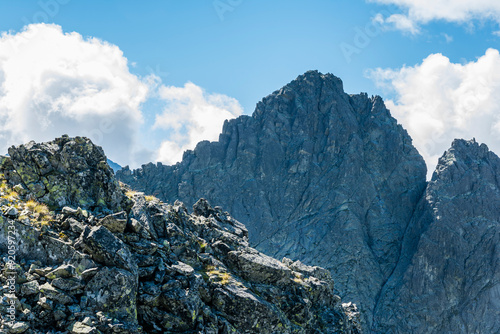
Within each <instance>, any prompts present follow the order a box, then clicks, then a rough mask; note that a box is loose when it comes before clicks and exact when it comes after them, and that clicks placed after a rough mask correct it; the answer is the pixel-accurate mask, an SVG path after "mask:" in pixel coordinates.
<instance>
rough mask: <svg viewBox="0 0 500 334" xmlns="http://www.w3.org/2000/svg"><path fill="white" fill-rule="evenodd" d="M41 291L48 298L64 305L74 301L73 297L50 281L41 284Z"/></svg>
mask: <svg viewBox="0 0 500 334" xmlns="http://www.w3.org/2000/svg"><path fill="white" fill-rule="evenodd" d="M40 292H41V293H42V294H43V295H44V296H45V297H47V298H48V299H50V300H53V301H55V302H58V303H60V304H63V305H65V304H70V303H72V302H73V298H71V297H70V296H68V295H67V294H65V293H64V292H63V291H62V290H59V289H57V288H55V287H53V286H52V285H51V284H49V283H45V284H43V285H42V286H40Z"/></svg>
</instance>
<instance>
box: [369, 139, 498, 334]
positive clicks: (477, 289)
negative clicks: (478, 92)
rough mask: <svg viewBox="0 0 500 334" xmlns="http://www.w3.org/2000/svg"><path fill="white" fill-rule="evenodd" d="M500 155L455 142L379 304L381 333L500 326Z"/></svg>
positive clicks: (378, 328) (413, 223) (479, 330)
mask: <svg viewBox="0 0 500 334" xmlns="http://www.w3.org/2000/svg"><path fill="white" fill-rule="evenodd" d="M499 245H500V159H499V158H498V156H496V155H495V154H494V153H492V152H490V151H489V150H488V148H487V147H486V145H484V144H482V145H479V144H477V143H476V142H475V141H474V140H472V141H465V140H455V141H454V142H453V144H452V147H451V148H450V149H449V150H448V151H447V152H446V153H445V154H444V155H443V156H442V157H441V158H440V159H439V163H438V166H437V168H436V171H435V172H434V175H433V177H432V180H431V181H430V182H429V185H428V187H427V189H426V192H425V195H424V196H423V197H422V199H421V201H420V203H419V205H418V209H417V211H416V213H415V216H414V217H413V219H412V221H411V223H410V226H409V228H408V232H407V234H406V236H405V241H404V244H403V250H402V254H403V255H402V259H401V261H400V263H399V264H398V267H397V269H396V270H395V272H394V274H393V275H392V277H391V280H389V283H388V284H387V285H386V286H385V288H384V291H383V292H382V297H381V298H380V301H379V304H378V306H377V309H376V313H375V318H376V320H377V321H376V324H375V325H374V331H375V332H379V333H417V332H418V333H499V332H500V249H499Z"/></svg>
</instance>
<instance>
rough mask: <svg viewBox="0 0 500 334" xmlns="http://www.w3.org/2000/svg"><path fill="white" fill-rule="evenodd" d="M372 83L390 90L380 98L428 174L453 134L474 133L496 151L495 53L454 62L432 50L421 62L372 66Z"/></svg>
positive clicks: (499, 116)
mask: <svg viewBox="0 0 500 334" xmlns="http://www.w3.org/2000/svg"><path fill="white" fill-rule="evenodd" d="M368 76H369V77H371V78H372V79H373V80H375V82H376V84H377V85H378V86H380V87H383V88H385V89H390V90H392V91H393V92H394V93H395V99H394V100H388V101H386V104H387V107H388V108H389V109H390V110H391V113H392V115H393V116H394V117H395V118H396V119H397V120H398V121H399V122H400V123H401V124H402V125H403V126H404V127H405V128H406V129H407V130H408V132H409V133H410V135H411V136H412V138H413V141H414V144H415V146H416V147H417V149H418V150H419V151H420V153H421V154H422V156H423V157H424V159H425V160H426V162H427V166H428V170H429V176H430V175H431V173H432V172H433V171H434V168H435V166H436V164H437V160H438V158H439V157H440V156H441V155H442V154H443V152H444V151H445V150H447V149H448V148H449V146H450V144H451V142H452V141H453V139H455V138H465V139H471V138H474V137H475V138H476V140H477V141H479V142H484V143H486V144H487V145H488V146H489V148H490V149H492V150H493V151H494V152H496V153H497V154H500V113H499V110H500V54H499V52H498V51H497V50H495V49H489V50H487V51H486V54H485V55H484V56H482V57H480V58H478V59H477V60H476V61H473V62H469V63H466V64H455V63H452V62H450V60H449V59H448V58H447V57H445V56H443V55H441V54H432V55H430V56H428V57H427V58H426V59H424V60H423V62H422V63H421V64H418V65H415V66H408V67H406V66H405V67H403V68H400V69H381V68H378V69H376V70H372V71H370V72H369V74H368Z"/></svg>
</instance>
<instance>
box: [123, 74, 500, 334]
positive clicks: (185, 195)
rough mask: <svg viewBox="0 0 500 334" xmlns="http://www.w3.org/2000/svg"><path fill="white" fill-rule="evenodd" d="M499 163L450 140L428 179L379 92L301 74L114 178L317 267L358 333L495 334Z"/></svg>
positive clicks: (480, 149)
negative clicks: (348, 304) (167, 159)
mask: <svg viewBox="0 0 500 334" xmlns="http://www.w3.org/2000/svg"><path fill="white" fill-rule="evenodd" d="M499 168H500V165H499V161H498V157H497V156H496V155H495V154H494V153H492V152H490V151H489V150H488V148H487V147H486V146H485V145H478V144H477V143H475V142H474V141H463V140H457V141H455V142H454V143H453V146H452V148H451V149H450V150H449V151H448V152H446V153H445V154H444V156H443V157H442V158H441V160H440V161H439V165H438V166H437V169H436V171H435V173H434V176H433V178H432V180H431V181H430V182H426V172H427V169H426V166H425V163H424V160H423V159H422V157H421V156H420V154H419V153H418V152H417V150H416V149H415V148H414V146H413V145H412V140H411V138H410V136H409V135H408V134H407V132H406V131H405V130H404V129H403V128H402V127H401V126H400V125H398V124H397V121H396V120H395V119H394V118H393V117H392V116H391V115H390V112H389V111H388V110H387V109H386V107H385V105H384V103H383V101H382V99H381V98H380V97H369V96H368V95H366V94H358V95H348V94H346V93H345V92H344V90H343V86H342V81H341V80H340V79H339V78H337V77H335V76H333V75H331V74H325V75H323V74H321V73H319V72H317V71H310V72H307V73H305V74H304V75H301V76H299V77H298V78H297V79H296V80H294V81H292V82H290V83H289V84H287V85H286V86H284V87H283V88H281V89H280V90H277V91H275V92H274V93H272V94H271V95H269V96H267V97H265V98H264V99H263V100H262V101H261V102H259V103H258V104H257V107H256V110H255V112H254V113H253V115H252V116H241V117H239V118H237V119H233V120H229V121H226V123H225V124H224V128H223V131H222V133H221V135H220V137H219V140H218V141H217V142H206V141H205V142H200V143H199V144H198V145H197V146H196V148H195V149H194V150H193V151H187V152H185V154H184V156H183V159H182V161H181V162H179V163H177V164H176V165H173V166H165V165H162V164H161V163H158V164H151V163H150V164H147V165H143V166H142V168H140V169H137V170H134V171H131V170H130V169H129V168H127V167H126V168H124V169H122V170H121V171H119V172H118V173H117V177H118V179H120V180H121V181H123V182H125V183H127V184H129V185H130V186H131V187H132V188H133V189H136V190H139V191H143V192H146V193H150V194H154V195H155V196H158V197H159V198H160V199H162V200H165V201H169V202H172V201H174V200H175V199H179V200H181V201H183V202H185V203H187V204H188V205H192V204H194V203H195V202H196V201H197V200H198V198H201V197H203V198H206V199H208V200H209V201H210V202H211V203H213V204H214V205H221V206H223V207H225V208H227V209H228V210H229V211H230V212H231V213H232V215H233V216H234V217H235V218H236V219H238V220H239V221H241V222H242V223H244V224H245V225H246V226H247V228H248V229H249V232H250V233H249V236H250V240H249V241H250V245H251V246H253V247H256V248H257V249H258V250H259V251H262V252H263V253H265V254H268V255H270V256H273V257H275V258H282V257H290V258H294V259H299V260H301V261H302V262H303V263H306V264H308V265H319V266H322V267H324V268H326V269H328V270H329V271H330V272H331V274H332V277H333V279H334V281H335V289H336V292H338V293H339V295H340V296H341V297H342V298H344V299H346V300H349V301H352V302H354V303H355V304H356V305H357V306H358V309H359V310H360V313H361V320H362V323H363V326H364V328H365V332H367V333H369V332H372V333H499V332H500V324H499V321H498V319H500V304H499V302H498V301H499V296H500V294H499V293H500V292H499V291H500V280H499V275H500V267H499V265H500V253H499V250H498V244H499V242H498V241H499V230H500V212H499V211H498V210H499V208H500V197H499V196H500V195H499V194H500V188H499V180H500V176H499V175H500V174H499Z"/></svg>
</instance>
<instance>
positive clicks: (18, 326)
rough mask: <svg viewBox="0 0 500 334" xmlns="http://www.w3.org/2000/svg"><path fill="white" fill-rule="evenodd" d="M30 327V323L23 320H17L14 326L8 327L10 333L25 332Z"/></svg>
mask: <svg viewBox="0 0 500 334" xmlns="http://www.w3.org/2000/svg"><path fill="white" fill-rule="evenodd" d="M29 328H30V326H29V324H28V323H26V322H22V321H16V322H15V323H14V325H13V326H12V327H9V328H8V333H12V334H15V333H24V332H26V331H27V330H28V329H29Z"/></svg>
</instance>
